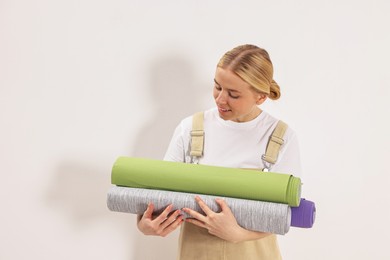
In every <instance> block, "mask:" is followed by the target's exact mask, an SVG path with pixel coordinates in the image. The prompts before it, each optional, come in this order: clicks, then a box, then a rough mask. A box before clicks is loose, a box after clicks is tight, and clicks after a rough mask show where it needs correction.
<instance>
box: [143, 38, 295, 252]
mask: <svg viewBox="0 0 390 260" xmlns="http://www.w3.org/2000/svg"><path fill="white" fill-rule="evenodd" d="M213 95H214V99H215V103H216V105H217V107H216V108H214V109H210V110H208V111H205V112H204V131H205V142H204V155H203V156H202V157H201V158H199V161H198V163H200V164H206V165H215V166H224V167H234V168H255V169H263V168H264V167H265V165H264V164H263V161H262V160H261V155H262V154H263V153H264V152H265V150H266V146H267V143H268V139H269V137H270V136H271V134H272V131H273V130H274V129H275V127H276V124H277V122H278V120H277V119H276V118H274V117H272V116H271V115H269V114H268V113H266V112H265V111H263V110H261V108H260V105H261V104H263V103H264V101H265V100H266V99H267V98H270V99H272V100H276V99H278V98H279V97H280V88H279V86H278V84H277V83H276V82H275V81H274V80H273V66H272V62H271V60H270V58H269V55H268V53H267V52H266V51H265V50H264V49H261V48H259V47H257V46H254V45H242V46H238V47H236V48H234V49H232V50H231V51H228V52H227V53H226V54H225V55H224V56H223V57H222V58H221V60H220V61H219V63H218V65H217V69H216V73H215V79H214V90H213ZM191 130H192V117H188V118H186V119H184V120H183V121H182V122H181V123H180V124H179V126H178V127H177V128H176V130H175V132H174V135H173V138H172V140H171V143H170V145H169V147H168V150H167V153H166V155H165V158H164V159H165V160H169V161H177V162H187V163H191V162H192V161H193V158H191V156H190V148H189V147H190V131H191ZM270 171H273V172H279V173H293V174H294V176H297V177H299V176H300V172H301V169H300V159H299V147H298V141H297V137H296V135H295V133H294V131H293V130H291V129H290V128H288V129H287V130H286V133H285V135H284V144H283V145H282V147H281V150H280V152H279V155H278V160H277V162H276V163H275V164H274V165H271V169H270ZM195 200H196V201H197V203H198V204H199V206H200V207H201V208H202V209H203V211H204V212H205V215H202V214H200V213H197V212H195V211H193V210H191V209H188V208H184V209H182V210H183V211H184V212H186V213H187V214H189V215H191V216H192V217H193V218H187V219H186V220H185V223H184V224H183V225H182V223H183V217H182V215H181V212H180V211H179V210H177V211H175V212H173V213H172V212H170V211H171V209H172V206H168V207H167V208H166V209H165V211H164V212H163V213H161V214H160V215H159V216H158V217H155V218H154V217H152V212H153V205H152V204H150V205H149V206H148V208H147V210H146V211H145V213H144V215H143V216H139V218H138V228H139V229H140V230H141V232H143V233H144V234H146V235H159V236H166V235H168V234H169V233H171V232H172V231H174V230H175V229H176V228H177V227H179V226H182V228H181V231H180V241H179V255H178V259H185V260H188V259H197V260H201V259H212V260H215V259H234V260H236V259H245V260H248V259H249V260H250V259H272V260H275V259H281V254H280V251H279V248H278V244H277V238H276V235H274V234H270V233H263V232H255V231H250V230H246V229H244V228H242V227H240V226H239V225H238V224H237V221H236V219H235V217H234V216H233V214H232V212H231V210H230V208H229V205H227V204H226V203H225V201H224V200H222V199H218V200H217V201H216V202H217V203H218V204H219V206H220V208H221V211H220V212H213V211H212V210H210V209H209V208H208V207H207V205H205V203H204V202H203V201H202V199H201V198H200V197H196V198H195Z"/></svg>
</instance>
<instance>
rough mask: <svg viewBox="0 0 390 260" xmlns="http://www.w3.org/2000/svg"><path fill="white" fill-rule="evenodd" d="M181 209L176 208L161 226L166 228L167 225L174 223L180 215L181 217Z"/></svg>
mask: <svg viewBox="0 0 390 260" xmlns="http://www.w3.org/2000/svg"><path fill="white" fill-rule="evenodd" d="M180 213H181V211H180V210H175V211H174V212H173V213H172V214H171V215H170V216H169V217H168V218H167V219H166V220H165V221H164V222H162V223H161V226H160V228H162V229H165V228H166V227H168V226H170V225H171V224H173V223H174V222H175V221H176V220H177V218H178V217H180Z"/></svg>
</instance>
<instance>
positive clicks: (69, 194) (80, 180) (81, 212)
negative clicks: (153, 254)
mask: <svg viewBox="0 0 390 260" xmlns="http://www.w3.org/2000/svg"><path fill="white" fill-rule="evenodd" d="M110 171H111V169H104V168H101V167H100V168H99V167H96V168H94V167H91V166H90V165H87V164H84V163H80V162H72V161H69V162H63V163H61V164H60V165H58V167H57V169H55V171H54V176H53V177H54V179H53V181H52V183H51V186H50V188H49V190H48V192H47V193H46V195H45V199H46V203H47V204H48V206H49V207H50V208H52V209H55V210H57V211H60V212H61V214H62V215H63V216H64V217H65V218H66V220H67V221H70V222H71V223H70V224H71V225H72V226H73V227H75V228H76V229H77V230H80V231H82V230H86V231H87V230H88V229H89V228H92V229H95V228H96V226H97V225H98V226H102V225H106V227H107V226H110V227H112V228H109V229H108V230H112V232H113V233H112V234H113V236H117V235H120V236H122V237H123V239H127V240H128V241H126V243H127V244H131V243H132V239H131V236H130V235H129V232H131V231H129V230H128V229H129V228H132V226H133V225H132V223H134V221H135V218H134V221H131V220H130V219H129V217H128V216H127V217H126V216H118V215H115V214H113V213H112V212H110V211H109V210H108V209H107V204H106V198H107V191H108V190H109V188H110V187H111V181H110V176H109V175H107V172H110ZM94 224H96V225H94ZM103 230H104V232H105V231H106V230H107V229H103ZM133 230H134V232H137V231H136V230H135V229H134V228H133ZM101 237H102V238H103V239H104V238H106V239H107V243H110V238H109V236H107V234H102V236H101ZM86 250H96V248H86ZM127 254H128V255H129V257H128V259H131V258H130V254H131V247H129V252H128V253H127Z"/></svg>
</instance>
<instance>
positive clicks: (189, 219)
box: [186, 218, 207, 229]
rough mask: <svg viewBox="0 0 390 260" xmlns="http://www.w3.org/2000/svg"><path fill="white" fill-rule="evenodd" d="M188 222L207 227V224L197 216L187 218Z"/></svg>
mask: <svg viewBox="0 0 390 260" xmlns="http://www.w3.org/2000/svg"><path fill="white" fill-rule="evenodd" d="M186 222H188V223H191V224H194V225H196V226H198V227H202V228H206V229H207V226H206V224H205V223H204V222H202V221H200V220H197V219H195V218H186Z"/></svg>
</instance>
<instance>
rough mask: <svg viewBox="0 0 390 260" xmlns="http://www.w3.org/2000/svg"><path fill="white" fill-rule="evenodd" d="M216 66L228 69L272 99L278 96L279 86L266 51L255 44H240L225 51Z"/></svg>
mask: <svg viewBox="0 0 390 260" xmlns="http://www.w3.org/2000/svg"><path fill="white" fill-rule="evenodd" d="M217 67H220V68H222V69H228V70H230V71H232V72H234V73H235V74H236V75H238V76H239V77H240V78H241V79H242V80H244V81H245V82H247V83H248V84H249V85H251V86H252V88H253V89H254V90H255V91H257V92H260V93H264V94H267V95H268V97H269V98H270V99H272V100H276V99H278V98H279V97H280V87H279V85H278V84H277V83H276V82H275V80H274V79H273V72H274V70H273V66H272V62H271V59H270V57H269V55H268V52H267V51H266V50H264V49H262V48H259V47H257V46H255V45H250V44H246V45H240V46H237V47H235V48H233V49H232V50H230V51H228V52H226V53H225V54H224V55H223V56H222V58H221V59H220V60H219V62H218V65H217Z"/></svg>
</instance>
